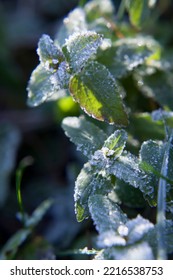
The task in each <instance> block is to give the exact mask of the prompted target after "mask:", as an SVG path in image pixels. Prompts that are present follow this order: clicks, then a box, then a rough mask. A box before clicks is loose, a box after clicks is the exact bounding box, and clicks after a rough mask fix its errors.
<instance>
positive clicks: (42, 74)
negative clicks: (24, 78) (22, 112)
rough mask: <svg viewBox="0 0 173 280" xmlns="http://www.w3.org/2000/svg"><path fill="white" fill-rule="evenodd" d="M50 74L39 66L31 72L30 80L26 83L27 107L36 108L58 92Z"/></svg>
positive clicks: (57, 85)
mask: <svg viewBox="0 0 173 280" xmlns="http://www.w3.org/2000/svg"><path fill="white" fill-rule="evenodd" d="M53 75H54V74H52V73H51V72H49V71H47V70H46V69H45V68H44V67H43V66H42V65H41V64H39V65H38V66H37V67H36V69H35V70H34V71H33V72H32V74H31V78H30V80H29V83H28V87H27V90H28V101H27V103H28V105H29V106H38V105H40V104H41V103H43V102H45V101H46V100H47V99H50V98H51V96H52V95H54V94H55V93H56V92H57V91H58V90H60V86H59V84H58V81H57V80H56V84H55V81H54V80H53Z"/></svg>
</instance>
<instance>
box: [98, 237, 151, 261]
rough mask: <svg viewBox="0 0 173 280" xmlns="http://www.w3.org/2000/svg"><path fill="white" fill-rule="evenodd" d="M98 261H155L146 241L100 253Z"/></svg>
mask: <svg viewBox="0 0 173 280" xmlns="http://www.w3.org/2000/svg"><path fill="white" fill-rule="evenodd" d="M95 259H96V260H126V261H127V260H154V255H153V252H152V249H151V247H150V246H149V244H148V243H147V242H145V241H143V242H141V243H139V244H135V245H132V246H129V247H110V248H107V249H104V250H102V251H101V252H99V253H98V254H97V255H96V257H95Z"/></svg>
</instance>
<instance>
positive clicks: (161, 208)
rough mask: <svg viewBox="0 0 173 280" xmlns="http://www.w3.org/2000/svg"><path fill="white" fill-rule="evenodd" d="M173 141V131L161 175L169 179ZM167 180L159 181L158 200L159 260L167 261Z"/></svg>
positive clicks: (161, 179)
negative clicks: (172, 144)
mask: <svg viewBox="0 0 173 280" xmlns="http://www.w3.org/2000/svg"><path fill="white" fill-rule="evenodd" d="M172 140H173V131H172V133H171V136H170V138H169V140H168V142H167V146H166V149H165V153H164V158H163V164H162V169H161V174H162V175H163V176H164V177H167V171H168V162H169V151H170V147H171V142H172ZM166 185H167V182H166V180H165V179H164V178H163V177H162V178H160V180H159V186H158V199H157V242H158V247H157V259H159V260H165V259H167V252H166V240H165V221H166Z"/></svg>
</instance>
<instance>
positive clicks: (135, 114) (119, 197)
mask: <svg viewBox="0 0 173 280" xmlns="http://www.w3.org/2000/svg"><path fill="white" fill-rule="evenodd" d="M156 2H157V1H149V0H148V1H145V0H141V1H140V5H139V1H138V0H122V1H121V4H120V7H119V10H118V11H117V12H116V11H115V10H114V7H113V5H112V3H111V2H110V1H109V0H107V1H105V0H101V1H100V0H93V1H90V2H89V3H87V4H86V5H85V6H83V7H82V8H76V9H75V10H73V11H72V12H71V13H70V14H69V15H68V17H67V18H66V19H64V22H63V24H62V26H61V28H60V29H59V31H58V33H57V34H56V36H55V39H54V40H52V39H51V38H50V37H49V36H48V35H43V36H42V37H41V39H40V41H39V43H38V50H37V52H38V55H39V58H40V64H39V65H38V67H37V68H36V69H35V70H34V71H33V73H32V75H31V79H30V81H29V84H28V104H29V105H30V106H37V105H39V104H41V103H43V102H45V101H49V100H52V99H59V98H64V97H66V96H71V97H72V99H73V100H74V102H77V103H78V104H79V106H80V108H81V109H82V110H83V116H80V117H66V118H65V119H64V120H63V121H62V127H63V129H64V131H65V134H66V135H67V136H68V137H69V138H70V140H71V141H72V142H73V143H74V144H75V145H76V146H77V150H78V151H80V152H81V153H83V154H84V156H86V158H87V160H88V161H87V162H86V163H85V164H84V166H83V168H82V169H81V172H80V174H79V175H78V177H77V179H76V183H75V191H74V199H75V211H76V217H77V220H78V221H79V222H81V221H83V220H84V219H86V218H89V217H91V218H92V220H93V222H94V224H95V226H96V229H97V231H98V239H97V243H96V245H95V246H96V248H95V249H96V250H93V251H88V252H91V253H93V254H95V258H96V259H166V258H167V257H168V254H171V253H172V252H173V245H172V242H171V240H172V238H173V221H172V214H173V128H172V127H173V114H172V112H171V110H172V109H173V83H172V78H173V71H172V70H173V59H172V58H173V55H172V52H169V54H167V53H166V52H165V49H166V45H165V46H162V44H161V43H160V40H159V39H158V40H157V41H156V40H155V39H154V36H153V37H152V36H151V35H150V34H149V32H148V30H150V28H151V26H152V28H153V25H154V26H155V29H156V28H157V27H158V26H159V24H160V23H159V20H158V22H157V24H156V23H155V22H154V21H153V19H156V18H157V17H156V16H155V15H157V3H156ZM153 8H154V9H153ZM125 11H127V12H128V15H129V21H128V20H127V19H126V21H124V17H123V15H124V12H125ZM144 34H145V35H144ZM93 119H96V120H95V121H94V120H93ZM99 121H101V122H99ZM127 207H129V208H131V209H132V208H134V209H140V208H146V209H150V212H151V213H155V212H154V211H152V209H155V208H156V215H155V216H156V217H154V218H150V215H148V217H147V218H148V219H147V218H144V217H142V216H141V215H140V214H139V213H138V215H137V216H136V217H130V215H128V214H129V213H128V211H127V213H126V211H125V209H127ZM147 211H149V210H147ZM85 252H86V250H85Z"/></svg>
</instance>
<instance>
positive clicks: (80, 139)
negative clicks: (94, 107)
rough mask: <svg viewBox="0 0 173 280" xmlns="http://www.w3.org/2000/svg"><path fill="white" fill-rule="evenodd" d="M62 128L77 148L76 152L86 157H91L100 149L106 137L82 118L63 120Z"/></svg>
mask: <svg viewBox="0 0 173 280" xmlns="http://www.w3.org/2000/svg"><path fill="white" fill-rule="evenodd" d="M62 128H63V129H64V130H65V134H66V135H67V136H68V137H69V138H70V140H71V141H72V142H73V143H74V144H75V145H76V146H77V150H78V151H81V152H82V153H83V154H84V155H85V156H87V157H91V155H92V154H93V153H94V152H95V151H96V150H98V149H100V148H101V147H102V145H103V143H104V141H105V140H106V137H107V136H106V134H105V133H104V131H103V130H101V129H100V128H99V127H97V126H96V125H95V124H93V123H92V122H89V121H87V120H86V119H85V118H84V117H80V118H77V117H67V118H64V119H63V121H62Z"/></svg>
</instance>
